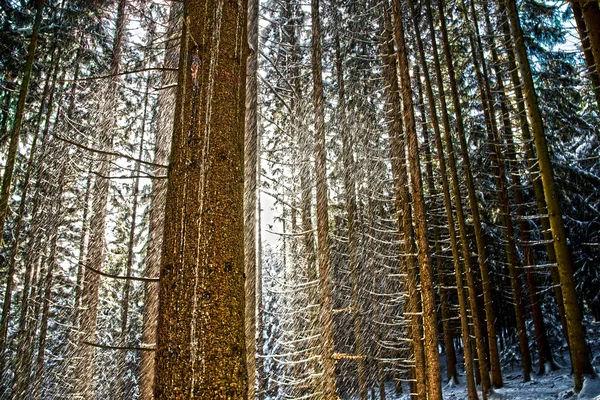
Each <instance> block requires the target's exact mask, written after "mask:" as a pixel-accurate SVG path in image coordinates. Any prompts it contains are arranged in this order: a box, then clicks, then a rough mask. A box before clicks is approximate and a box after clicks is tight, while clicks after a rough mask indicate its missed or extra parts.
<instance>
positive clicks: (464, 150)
mask: <svg viewBox="0 0 600 400" xmlns="http://www.w3.org/2000/svg"><path fill="white" fill-rule="evenodd" d="M444 7H445V3H444V0H440V1H439V11H440V22H441V28H442V29H441V30H442V43H443V48H444V56H445V58H446V67H447V68H448V75H449V78H450V92H451V95H452V105H453V106H454V113H455V116H456V130H457V134H458V139H459V143H460V150H461V156H462V163H463V168H464V172H465V178H466V183H467V194H468V199H469V206H470V208H471V215H472V217H473V227H474V231H475V241H476V244H477V257H478V261H479V272H480V274H481V281H482V288H483V298H484V307H485V320H486V326H487V335H488V346H489V357H490V360H489V367H490V369H491V373H492V379H491V383H493V384H494V386H495V387H497V388H499V387H502V386H503V382H502V372H501V370H500V355H499V353H498V344H497V337H496V325H495V321H496V318H495V313H494V304H493V299H492V286H491V280H490V274H489V267H488V260H487V252H486V248H485V239H484V236H483V231H482V228H481V217H480V215H479V208H478V204H477V197H476V195H475V185H474V182H473V174H472V172H471V160H470V157H469V150H468V146H467V142H466V139H465V128H464V123H463V115H462V105H461V101H460V97H459V94H458V85H457V82H456V73H455V71H454V64H453V57H452V53H451V50H450V42H449V39H448V30H447V27H446V16H445V14H444ZM446 143H447V146H449V145H450V144H451V140H450V139H449V138H448V139H447V140H446ZM452 151H453V149H451V148H450V147H448V154H451V152H452ZM452 176H453V186H454V187H455V189H454V190H455V191H456V190H457V189H458V180H457V176H456V174H455V173H453V174H452ZM456 204H458V202H456ZM457 219H458V222H459V227H460V224H461V219H462V218H457ZM461 230H462V232H461V237H462V242H463V253H464V254H463V256H464V257H465V262H470V255H469V254H470V253H469V251H468V248H465V245H466V244H465V243H464V242H465V239H466V237H467V236H466V232H465V229H464V227H463V229H461ZM469 270H470V268H467V271H469ZM469 275H470V273H469V272H467V278H468V280H469V285H468V286H469V291H470V293H471V295H470V297H471V309H472V312H473V315H476V313H477V309H478V307H477V306H476V304H475V299H474V293H473V291H474V290H475V287H474V284H475V283H474V281H473V280H472V279H469ZM475 326H476V335H479V334H478V333H477V324H476V325H475ZM481 345H482V343H481V341H479V342H478V343H477V351H478V354H479V365H480V370H481V379H482V386H483V388H484V392H485V391H487V389H489V387H490V386H489V381H488V377H489V376H488V364H487V360H486V359H485V356H484V355H483V354H482V353H481Z"/></svg>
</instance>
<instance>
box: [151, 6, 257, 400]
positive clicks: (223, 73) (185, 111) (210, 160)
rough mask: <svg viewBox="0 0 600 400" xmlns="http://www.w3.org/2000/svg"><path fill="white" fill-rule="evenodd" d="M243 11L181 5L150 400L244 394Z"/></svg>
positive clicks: (234, 7) (244, 83)
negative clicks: (152, 393) (175, 92)
mask: <svg viewBox="0 0 600 400" xmlns="http://www.w3.org/2000/svg"><path fill="white" fill-rule="evenodd" d="M246 13H247V4H246V2H245V1H243V0H242V1H240V2H239V3H233V2H229V1H216V2H209V3H206V2H204V1H200V0H190V1H186V2H184V21H186V23H185V24H184V26H183V29H182V31H183V34H182V38H183V39H182V49H181V58H180V63H179V78H178V88H177V105H176V109H175V119H174V129H173V145H172V152H171V164H170V170H169V181H168V189H167V200H166V212H165V226H164V245H163V254H162V263H161V277H160V279H161V281H160V282H161V289H160V293H159V313H158V316H159V317H158V334H157V346H156V370H155V382H154V397H155V398H158V399H181V398H198V399H206V400H209V399H215V398H235V399H242V398H246V396H247V390H248V388H247V385H248V382H247V376H246V354H245V334H244V309H245V306H244V295H245V291H244V235H243V229H244V227H243V225H244V212H243V202H244V176H243V168H244V166H243V160H244V119H245V106H244V105H245V99H246V95H245V89H246V58H247V56H248V48H247V35H246V31H247V25H246V21H247V20H246ZM221 60H228V62H220V61H221Z"/></svg>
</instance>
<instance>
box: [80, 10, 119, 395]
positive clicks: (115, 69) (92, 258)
mask: <svg viewBox="0 0 600 400" xmlns="http://www.w3.org/2000/svg"><path fill="white" fill-rule="evenodd" d="M127 3H128V0H120V1H119V5H118V10H117V22H116V30H115V37H114V42H113V54H112V57H111V66H110V74H111V77H110V78H109V82H108V87H107V92H106V102H105V103H104V104H103V105H102V106H101V110H100V112H101V119H100V121H99V123H98V127H97V132H98V136H97V138H96V140H97V141H98V142H99V143H100V148H101V149H102V150H103V151H107V152H110V151H111V150H112V145H113V134H114V132H115V129H116V123H117V121H116V116H115V110H116V105H117V101H118V79H119V78H118V73H119V70H120V63H121V51H122V48H123V40H124V33H125V25H126V11H127V10H126V8H127ZM111 159H112V157H111V156H109V155H108V154H107V153H106V154H99V155H98V158H97V160H96V167H95V173H96V177H95V179H94V185H93V187H92V208H91V214H90V225H89V230H90V238H89V244H88V251H87V258H86V260H85V267H86V268H85V269H84V274H83V287H82V300H81V304H82V310H81V322H80V339H79V340H78V350H77V351H78V353H79V354H78V356H77V357H78V360H79V366H77V367H75V370H74V371H73V372H74V373H75V374H77V378H76V386H75V392H76V393H77V395H79V396H81V397H82V398H84V399H89V400H91V399H92V398H94V396H95V395H94V385H93V383H94V355H95V348H94V347H93V346H91V345H90V344H89V343H95V342H96V323H97V317H98V315H97V314H98V302H99V299H98V296H99V289H100V284H101V282H100V275H99V274H98V273H97V272H95V271H101V270H102V266H103V263H104V257H105V254H104V246H105V227H106V212H107V211H106V206H107V203H108V196H109V184H110V182H109V180H110V169H111V168H110V165H111ZM88 267H89V268H88Z"/></svg>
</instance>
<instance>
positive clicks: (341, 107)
mask: <svg viewBox="0 0 600 400" xmlns="http://www.w3.org/2000/svg"><path fill="white" fill-rule="evenodd" d="M333 8H334V17H333V18H334V24H335V31H334V48H335V68H336V78H337V84H338V118H339V123H340V125H339V126H340V130H341V136H342V164H343V168H344V178H343V181H344V197H345V201H346V205H345V206H346V218H347V220H348V245H349V249H350V281H351V285H352V288H351V294H350V297H351V304H352V308H353V318H352V320H353V327H354V340H355V341H354V346H355V350H354V351H355V354H356V356H357V357H358V359H357V373H358V395H359V398H360V400H366V399H367V395H368V387H367V369H366V357H365V351H364V339H363V327H362V315H361V305H360V296H361V294H360V282H359V271H360V264H359V253H358V251H359V249H358V233H357V229H356V223H357V220H356V217H357V215H356V214H357V209H358V208H357V205H356V187H355V182H356V178H355V176H354V170H355V164H354V149H353V148H354V143H353V138H352V135H351V133H350V130H349V129H348V121H347V115H346V88H345V81H344V69H343V62H342V50H341V46H340V38H339V33H340V15H339V10H337V5H336V4H334V5H333Z"/></svg>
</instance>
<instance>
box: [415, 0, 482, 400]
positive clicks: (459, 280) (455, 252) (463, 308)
mask: <svg viewBox="0 0 600 400" xmlns="http://www.w3.org/2000/svg"><path fill="white" fill-rule="evenodd" d="M409 5H410V8H411V13H412V15H413V20H414V27H415V35H416V39H417V45H418V48H419V56H420V57H419V59H420V62H421V66H422V68H423V75H424V77H425V89H426V93H427V98H428V101H429V110H430V116H431V119H432V125H433V131H434V136H435V145H436V150H437V154H438V163H439V168H440V175H441V180H442V192H443V195H444V207H445V210H446V219H447V222H448V234H449V236H450V247H451V250H452V259H453V262H454V272H455V277H456V285H457V292H458V301H459V310H460V319H461V329H462V340H463V348H464V359H465V374H466V380H467V381H466V384H467V394H468V396H469V399H476V398H477V392H476V389H475V381H474V376H473V354H472V352H471V344H470V343H471V337H470V334H469V321H468V315H467V308H468V304H467V300H466V297H465V292H464V283H463V273H462V268H463V267H462V265H461V262H460V253H459V249H458V240H457V236H456V228H455V222H454V214H453V212H452V200H451V196H450V184H449V182H448V171H447V166H446V160H445V158H444V149H443V145H442V138H441V132H440V128H439V121H438V115H437V110H436V105H435V97H434V94H433V86H432V84H431V79H430V77H429V67H428V65H427V61H426V58H425V52H424V46H423V41H422V39H421V31H420V28H419V21H418V18H417V17H416V13H415V7H414V2H413V1H409ZM425 5H426V10H425V14H426V17H427V22H428V25H429V34H430V38H431V43H432V50H433V60H434V66H435V71H436V81H437V87H438V90H439V99H440V105H441V108H442V121H443V126H444V132H445V134H446V136H447V137H448V138H449V137H450V136H449V135H450V120H449V118H448V111H447V106H446V97H445V91H444V86H443V80H442V73H441V66H440V61H439V55H438V48H437V41H436V36H435V31H434V26H433V18H432V15H431V4H430V2H429V1H428V0H427V1H426V3H425ZM450 143H451V142H450ZM448 160H449V164H450V163H451V171H455V170H456V167H455V163H454V154H453V153H451V154H449V156H448ZM457 188H458V187H457ZM455 194H456V196H457V197H455V200H456V201H457V210H458V209H460V213H459V212H458V211H457V218H459V217H461V218H462V203H461V198H460V192H459V191H458V192H457V193H455ZM462 224H463V225H464V220H463V223H462ZM481 339H483V336H482V335H481Z"/></svg>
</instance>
